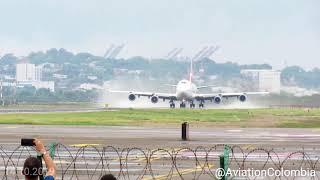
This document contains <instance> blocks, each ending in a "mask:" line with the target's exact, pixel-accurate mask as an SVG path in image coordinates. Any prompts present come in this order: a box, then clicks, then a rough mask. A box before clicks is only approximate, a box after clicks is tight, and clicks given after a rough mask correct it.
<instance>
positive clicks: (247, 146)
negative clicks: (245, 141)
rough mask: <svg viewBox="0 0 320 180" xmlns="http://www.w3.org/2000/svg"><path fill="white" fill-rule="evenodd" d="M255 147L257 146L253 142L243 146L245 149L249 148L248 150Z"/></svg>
mask: <svg viewBox="0 0 320 180" xmlns="http://www.w3.org/2000/svg"><path fill="white" fill-rule="evenodd" d="M255 147H256V146H255V145H253V144H249V145H246V146H243V148H244V149H248V150H250V149H254V148H255Z"/></svg>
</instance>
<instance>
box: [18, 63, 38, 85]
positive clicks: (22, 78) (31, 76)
mask: <svg viewBox="0 0 320 180" xmlns="http://www.w3.org/2000/svg"><path fill="white" fill-rule="evenodd" d="M16 73H17V74H16V80H17V82H30V81H41V76H42V71H41V67H36V66H35V65H34V64H28V63H23V64H17V69H16Z"/></svg>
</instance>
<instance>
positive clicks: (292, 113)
mask: <svg viewBox="0 0 320 180" xmlns="http://www.w3.org/2000/svg"><path fill="white" fill-rule="evenodd" d="M181 122H190V123H192V125H193V126H206V127H207V126H210V127H243V128H244V127H280V128H285V127H290V128H320V109H310V110H306V109H280V108H279V109H249V110H245V109H233V110H219V109H210V110H190V109H174V110H171V109H119V110H114V111H113V110H111V111H100V112H62V113H35V114H1V115H0V124H33V125H111V126H176V125H177V124H180V123H181Z"/></svg>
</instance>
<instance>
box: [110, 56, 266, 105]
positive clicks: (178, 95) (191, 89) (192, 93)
mask: <svg viewBox="0 0 320 180" xmlns="http://www.w3.org/2000/svg"><path fill="white" fill-rule="evenodd" d="M192 69H193V61H192V60H191V64H190V74H189V80H186V79H184V80H181V81H179V82H178V84H177V85H169V86H173V87H176V92H175V93H156V92H135V91H110V92H116V93H128V94H129V96H128V98H129V100H130V101H134V100H136V98H137V97H138V98H140V96H145V97H148V98H149V99H150V100H151V102H152V103H158V101H159V99H162V100H163V101H165V100H169V103H170V108H175V106H176V105H175V101H179V102H180V108H185V107H186V104H187V103H189V105H190V108H195V104H194V102H196V101H198V102H199V108H204V103H205V101H210V102H214V103H216V104H220V103H221V102H222V99H228V98H230V97H235V98H238V99H239V101H241V102H245V101H246V100H247V96H248V95H264V94H269V92H240V93H210V94H199V93H197V92H198V90H199V89H203V88H208V87H212V86H199V87H197V86H196V85H195V84H194V83H192Z"/></svg>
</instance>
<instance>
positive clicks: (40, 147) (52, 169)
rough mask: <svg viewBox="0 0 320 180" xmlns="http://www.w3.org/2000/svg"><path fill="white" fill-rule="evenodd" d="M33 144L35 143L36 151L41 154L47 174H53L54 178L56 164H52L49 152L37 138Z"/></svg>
mask: <svg viewBox="0 0 320 180" xmlns="http://www.w3.org/2000/svg"><path fill="white" fill-rule="evenodd" d="M34 144H35V145H36V149H37V151H38V152H40V153H41V154H42V155H43V157H42V158H43V160H44V162H45V163H46V166H47V176H53V177H54V178H55V177H56V174H57V168H56V165H55V164H54V162H53V160H52V159H51V157H50V155H49V153H48V152H47V151H46V149H45V147H44V145H43V143H42V142H41V141H40V140H39V139H35V140H34Z"/></svg>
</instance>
